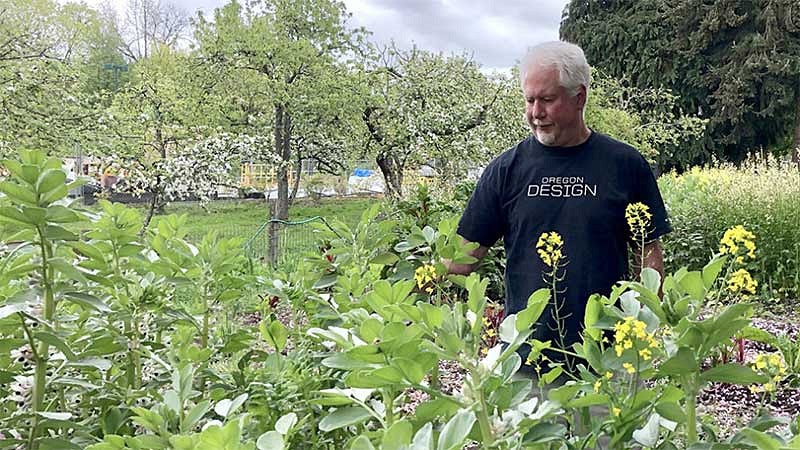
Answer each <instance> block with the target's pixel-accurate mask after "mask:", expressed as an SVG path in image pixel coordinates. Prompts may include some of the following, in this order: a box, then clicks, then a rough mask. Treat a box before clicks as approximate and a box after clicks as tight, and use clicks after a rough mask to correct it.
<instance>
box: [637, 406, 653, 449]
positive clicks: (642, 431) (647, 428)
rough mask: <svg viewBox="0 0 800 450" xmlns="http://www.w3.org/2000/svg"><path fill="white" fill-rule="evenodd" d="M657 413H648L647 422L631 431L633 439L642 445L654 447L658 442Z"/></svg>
mask: <svg viewBox="0 0 800 450" xmlns="http://www.w3.org/2000/svg"><path fill="white" fill-rule="evenodd" d="M658 424H659V416H658V414H650V418H648V419H647V423H646V424H645V425H644V426H643V427H642V428H639V429H637V430H634V432H633V439H634V440H636V442H638V443H640V444H642V445H643V446H644V447H647V448H650V447H655V445H656V444H657V443H658Z"/></svg>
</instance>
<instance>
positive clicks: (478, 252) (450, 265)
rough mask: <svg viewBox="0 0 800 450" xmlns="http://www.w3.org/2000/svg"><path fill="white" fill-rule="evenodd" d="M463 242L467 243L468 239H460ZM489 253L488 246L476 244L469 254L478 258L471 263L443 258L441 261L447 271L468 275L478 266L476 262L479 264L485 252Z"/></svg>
mask: <svg viewBox="0 0 800 450" xmlns="http://www.w3.org/2000/svg"><path fill="white" fill-rule="evenodd" d="M461 242H463V243H464V244H468V243H469V241H467V240H466V239H464V240H462V241H461ZM487 253H489V247H484V246H483V245H480V246H478V248H476V249H475V250H472V251H471V252H470V256H474V257H475V258H477V259H478V261H475V262H474V263H472V264H456V263H454V262H452V261H450V260H444V261H442V263H443V264H444V266H445V267H447V273H452V274H456V275H469V274H471V273H472V272H474V271H475V269H477V268H478V264H480V260H481V259H483V257H484V256H486V254H487Z"/></svg>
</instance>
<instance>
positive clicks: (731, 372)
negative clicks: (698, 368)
mask: <svg viewBox="0 0 800 450" xmlns="http://www.w3.org/2000/svg"><path fill="white" fill-rule="evenodd" d="M700 380H701V381H704V382H708V381H719V382H723V383H731V384H743V385H747V384H752V383H766V382H767V381H769V378H768V377H767V376H765V375H761V374H759V373H758V372H755V371H754V370H753V369H751V368H749V367H747V366H742V365H739V364H721V365H718V366H714V367H712V368H710V369H708V370H706V371H705V372H702V373H701V374H700Z"/></svg>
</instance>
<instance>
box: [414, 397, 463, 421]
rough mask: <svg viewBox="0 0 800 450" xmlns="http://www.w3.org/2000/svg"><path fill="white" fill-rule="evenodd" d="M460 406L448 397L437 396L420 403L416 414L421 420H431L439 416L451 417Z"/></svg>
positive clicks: (416, 417)
mask: <svg viewBox="0 0 800 450" xmlns="http://www.w3.org/2000/svg"><path fill="white" fill-rule="evenodd" d="M458 407H459V406H458V403H455V402H453V401H451V400H449V399H447V398H437V399H434V400H429V401H427V402H425V403H422V404H420V405H419V406H418V407H417V410H416V412H415V414H414V416H415V419H416V420H418V421H419V422H422V423H425V422H430V421H433V420H434V419H436V418H437V417H444V418H446V417H450V416H451V415H452V414H455V412H456V411H458Z"/></svg>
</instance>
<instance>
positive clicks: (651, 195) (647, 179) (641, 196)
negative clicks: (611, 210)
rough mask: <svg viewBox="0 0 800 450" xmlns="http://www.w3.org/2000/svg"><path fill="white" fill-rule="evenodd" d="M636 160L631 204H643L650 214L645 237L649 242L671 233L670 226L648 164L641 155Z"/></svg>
mask: <svg viewBox="0 0 800 450" xmlns="http://www.w3.org/2000/svg"><path fill="white" fill-rule="evenodd" d="M638 159H639V160H638V161H637V165H636V173H635V174H634V180H635V182H634V190H633V192H632V195H631V203H636V202H641V203H644V204H645V205H647V207H648V208H649V209H650V212H651V213H652V218H651V231H650V233H649V234H648V235H647V241H648V242H650V241H654V240H656V239H658V238H659V237H661V236H663V235H665V234H667V233H669V232H670V231H672V225H671V224H670V222H669V217H668V216H667V210H666V207H665V206H664V200H663V199H662V198H661V192H660V191H659V190H658V183H657V182H656V178H655V176H654V175H653V170H652V169H651V168H650V164H648V163H647V160H645V159H644V157H642V156H641V155H639V158H638Z"/></svg>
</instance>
